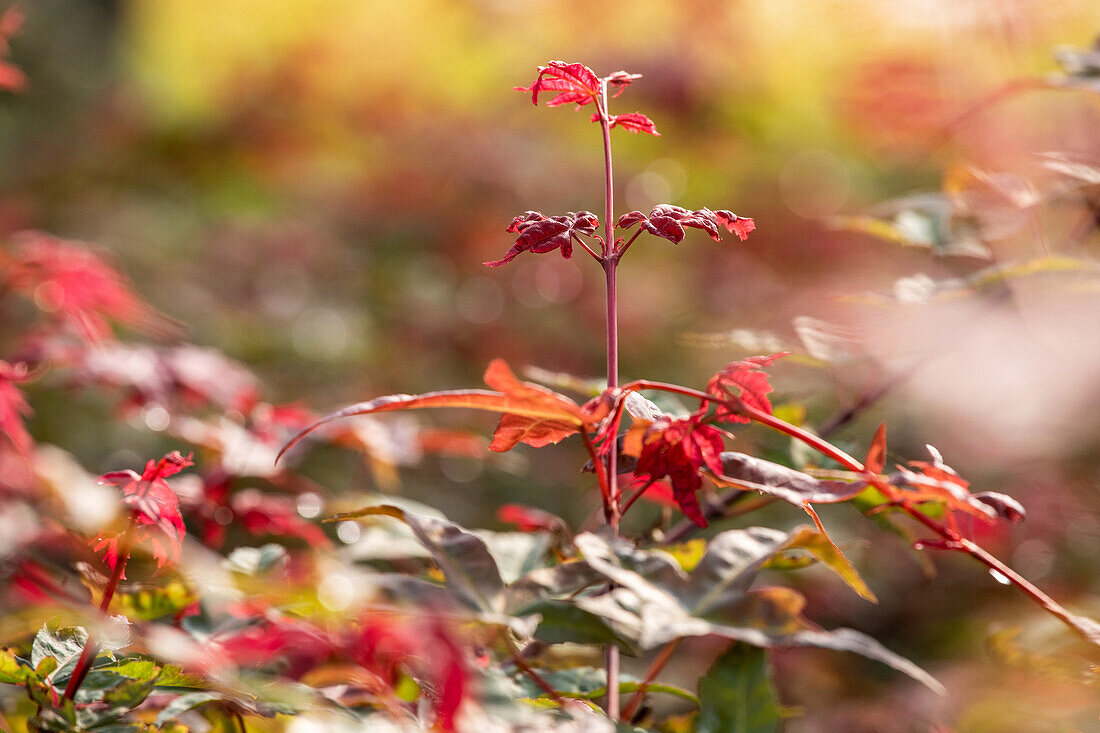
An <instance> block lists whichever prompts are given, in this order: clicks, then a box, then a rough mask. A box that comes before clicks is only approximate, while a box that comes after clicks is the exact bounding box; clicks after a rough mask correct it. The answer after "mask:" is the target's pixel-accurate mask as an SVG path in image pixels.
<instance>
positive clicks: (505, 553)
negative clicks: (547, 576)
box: [473, 530, 553, 583]
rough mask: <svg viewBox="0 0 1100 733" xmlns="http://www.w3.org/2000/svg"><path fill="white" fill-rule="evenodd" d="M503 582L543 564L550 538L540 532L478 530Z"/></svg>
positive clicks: (546, 556) (508, 581) (546, 561)
mask: <svg viewBox="0 0 1100 733" xmlns="http://www.w3.org/2000/svg"><path fill="white" fill-rule="evenodd" d="M473 534H476V535H477V536H478V537H480V538H481V539H482V541H483V542H484V543H485V546H486V548H488V550H489V554H490V555H492V557H493V561H494V562H495V563H496V566H497V569H498V570H499V571H500V576H501V578H502V579H503V580H504V582H505V583H512V582H515V581H516V580H517V579H518V578H520V577H522V576H524V575H526V574H527V573H530V572H532V571H533V570H537V569H539V568H542V567H545V566H546V565H547V563H548V560H549V557H550V547H551V545H552V544H553V538H552V537H551V536H550V535H548V534H546V533H543V532H489V531H486V530H478V531H477V532H476V533H473Z"/></svg>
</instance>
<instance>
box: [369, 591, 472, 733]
mask: <svg viewBox="0 0 1100 733" xmlns="http://www.w3.org/2000/svg"><path fill="white" fill-rule="evenodd" d="M352 654H353V658H354V659H355V661H356V662H357V663H358V664H359V665H360V666H361V667H363V669H365V670H366V671H367V672H369V673H370V674H371V675H372V676H374V677H375V678H376V679H377V680H378V682H379V683H380V684H381V685H383V686H384V687H385V688H386V690H388V691H389V693H390V694H391V695H392V694H393V693H392V690H393V687H394V686H395V685H396V684H397V682H398V681H399V680H400V679H401V677H402V675H404V674H407V675H410V676H411V677H413V678H414V679H416V680H417V681H418V682H420V683H421V689H424V690H425V691H426V692H427V694H428V695H429V696H430V698H431V701H432V706H433V708H434V710H435V716H436V721H435V722H436V725H437V726H438V728H439V729H440V730H443V731H447V732H448V733H450V732H452V731H455V730H456V727H455V726H456V722H457V717H458V711H459V708H460V707H461V706H462V702H463V700H465V698H466V697H467V695H468V694H469V687H470V682H469V676H470V672H469V669H468V667H467V664H466V658H465V657H466V655H465V654H464V652H463V650H462V648H461V647H460V646H459V645H458V643H457V641H456V640H455V638H454V635H453V633H452V632H451V631H450V630H449V629H448V628H447V627H445V626H444V625H443V622H442V621H440V620H438V619H436V618H433V617H421V618H412V617H399V616H397V615H396V614H390V613H386V614H383V613H377V612H376V613H369V614H364V615H363V616H362V618H361V619H360V629H359V632H358V634H357V635H356V638H355V641H354V643H353V652H352ZM382 691H383V690H380V692H382Z"/></svg>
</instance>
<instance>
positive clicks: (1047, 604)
mask: <svg viewBox="0 0 1100 733" xmlns="http://www.w3.org/2000/svg"><path fill="white" fill-rule="evenodd" d="M737 402H740V400H738V401H737ZM734 407H735V408H736V409H737V410H738V411H739V412H741V413H742V414H744V415H748V416H749V417H751V418H752V419H753V420H756V421H757V422H759V423H762V424H764V425H767V426H768V427H771V428H774V429H776V430H778V431H780V432H782V433H786V434H787V435H789V436H791V437H792V438H797V439H798V440H801V441H802V442H804V443H806V444H807V445H809V446H810V447H811V448H813V449H815V450H816V451H818V452H819V453H822V454H823V455H826V456H828V457H830V458H832V459H833V460H835V461H837V462H838V463H840V464H842V465H843V466H844V467H845V468H848V469H849V470H851V471H855V472H857V473H861V474H863V476H864V478H867V479H870V480H874V479H876V478H877V477H876V476H874V475H873V474H871V473H869V472H868V471H867V470H866V469H865V468H864V467H863V464H862V463H860V462H859V461H857V460H856V459H854V458H852V457H851V456H849V455H848V454H847V453H845V452H844V451H842V450H840V449H839V448H837V447H836V446H834V445H832V444H830V443H828V442H827V441H824V440H822V439H821V438H818V437H817V436H816V435H812V434H810V433H807V432H806V431H805V430H802V429H801V428H798V427H796V426H794V425H791V424H789V423H787V422H784V421H783V420H780V419H779V418H777V417H775V416H774V415H769V414H767V413H765V412H761V411H760V410H757V409H756V408H754V407H752V406H750V405H746V404H744V403H741V404H737V405H731V409H732V408H734ZM875 483H876V485H881V484H882V482H881V481H876V482H875ZM880 488H881V486H880ZM898 506H899V507H900V508H901V509H902V510H903V511H904V512H905V513H906V514H908V515H909V516H910V517H912V518H913V519H915V520H917V521H918V522H920V523H921V524H923V525H924V526H925V527H927V528H928V529H930V530H932V531H933V532H935V533H936V534H938V535H939V536H940V537H942V538H944V539H945V540H947V544H946V545H944V547H945V549H950V550H956V551H958V552H965V553H966V554H968V555H970V556H971V557H973V558H974V559H975V560H977V561H978V562H980V563H982V564H983V565H985V566H986V567H988V568H989V569H990V570H996V571H997V572H998V573H1000V574H1001V575H1002V576H1004V578H1005V579H1006V580H1007V581H1008V582H1009V583H1011V584H1012V585H1014V586H1016V587H1017V588H1018V589H1020V591H1022V592H1023V593H1024V594H1025V595H1026V596H1028V597H1029V598H1031V599H1032V600H1033V601H1035V602H1036V603H1038V604H1039V605H1040V606H1042V607H1043V609H1044V610H1045V611H1047V612H1048V613H1050V614H1051V615H1052V616H1054V617H1056V618H1057V619H1058V620H1059V621H1061V622H1062V623H1064V624H1065V625H1066V626H1068V627H1069V628H1070V629H1072V630H1073V632H1074V633H1075V634H1077V635H1079V636H1081V637H1082V638H1083V639H1085V640H1086V641H1089V642H1091V643H1093V644H1100V642H1098V640H1097V636H1096V635H1097V630H1096V629H1093V628H1092V627H1091V626H1090V627H1089V628H1085V627H1084V623H1085V622H1084V621H1083V620H1082V619H1080V618H1079V617H1077V616H1075V615H1074V614H1072V613H1070V612H1069V611H1067V610H1066V609H1065V608H1064V607H1063V606H1062V605H1061V604H1060V603H1058V602H1057V601H1055V600H1054V599H1053V598H1051V597H1050V596H1048V595H1047V594H1046V593H1044V592H1043V591H1041V590H1039V589H1038V588H1037V587H1036V586H1035V585H1033V584H1032V583H1031V581H1029V580H1028V579H1027V578H1025V577H1023V576H1022V575H1020V574H1019V573H1017V572H1016V571H1015V570H1013V569H1012V568H1010V567H1009V566H1008V565H1006V564H1005V563H1003V562H1002V561H1000V560H998V559H997V558H996V557H994V556H993V555H991V554H990V553H989V551H988V550H986V549H985V548H983V547H982V546H980V545H978V544H976V543H974V542H972V541H970V540H968V539H967V538H965V537H963V536H962V535H960V534H959V533H958V532H956V531H955V529H954V528H952V527H948V526H945V525H943V524H940V523H939V522H937V521H936V520H934V519H932V518H931V517H929V516H928V515H926V514H924V513H923V512H921V511H920V510H919V509H918V508H917V507H915V506H913V505H912V504H911V503H909V502H908V501H906V500H904V499H903V500H902V501H900V502H899V503H898Z"/></svg>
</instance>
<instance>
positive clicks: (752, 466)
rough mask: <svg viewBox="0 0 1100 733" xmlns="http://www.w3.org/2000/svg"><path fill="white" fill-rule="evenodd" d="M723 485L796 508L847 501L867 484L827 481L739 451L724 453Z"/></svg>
mask: <svg viewBox="0 0 1100 733" xmlns="http://www.w3.org/2000/svg"><path fill="white" fill-rule="evenodd" d="M721 458H722V473H721V474H719V475H717V476H715V482H716V483H718V484H719V485H720V486H735V487H738V488H742V489H747V490H753V491H759V492H761V493H764V494H768V495H770V496H774V497H776V498H779V499H782V500H783V501H785V502H787V503H789V504H793V505H795V506H797V507H803V506H805V505H807V504H833V503H836V502H841V501H847V500H849V499H851V498H853V497H854V496H856V495H857V494H859V493H860V492H861V491H862V490H863V488H864V486H865V485H866V484H865V483H864V482H862V481H828V480H823V479H818V478H814V477H813V476H811V475H809V474H807V473H803V472H801V471H796V470H795V469H793V468H789V467H787V466H784V465H781V464H779V463H774V462H772V461H768V460H766V459H763V458H757V457H756V456H750V455H748V454H746V453H738V452H736V451H724V452H723V453H722V454H721Z"/></svg>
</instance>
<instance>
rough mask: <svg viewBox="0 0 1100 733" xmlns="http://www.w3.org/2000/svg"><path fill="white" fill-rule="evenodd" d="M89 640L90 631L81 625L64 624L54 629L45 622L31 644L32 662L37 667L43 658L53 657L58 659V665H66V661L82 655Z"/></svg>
mask: <svg viewBox="0 0 1100 733" xmlns="http://www.w3.org/2000/svg"><path fill="white" fill-rule="evenodd" d="M87 641H88V632H87V631H85V630H84V629H83V628H81V627H79V626H62V627H60V628H58V629H56V630H54V629H50V628H49V627H47V626H46V625H45V624H43V626H42V628H41V629H39V631H38V633H37V634H35V635H34V643H32V644H31V664H32V665H34V667H35V668H37V667H38V665H39V664H41V662H42V660H43V659H46V658H48V657H52V658H53V659H55V660H57V666H58V667H64V666H65V663H66V662H68V661H70V660H74V659H75V658H76V657H79V656H80V653H81V652H82V651H84V645H85V644H86V643H87Z"/></svg>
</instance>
